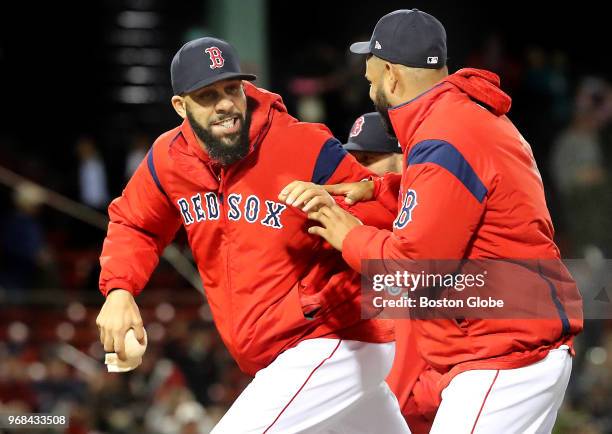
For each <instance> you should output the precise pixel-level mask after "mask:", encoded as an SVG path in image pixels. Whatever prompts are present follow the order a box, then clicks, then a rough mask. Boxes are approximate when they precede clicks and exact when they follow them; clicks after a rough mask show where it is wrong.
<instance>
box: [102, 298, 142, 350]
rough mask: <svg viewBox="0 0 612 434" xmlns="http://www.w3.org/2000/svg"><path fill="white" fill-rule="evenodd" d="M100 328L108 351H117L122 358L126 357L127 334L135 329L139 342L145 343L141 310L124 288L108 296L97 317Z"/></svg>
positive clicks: (105, 348)
mask: <svg viewBox="0 0 612 434" xmlns="http://www.w3.org/2000/svg"><path fill="white" fill-rule="evenodd" d="M96 325H97V326H98V329H99V330H100V342H102V345H104V351H106V352H107V353H113V352H114V353H117V356H118V357H119V359H121V360H126V357H125V342H124V341H125V334H126V333H127V331H128V330H129V329H131V328H132V329H134V334H135V336H136V339H138V342H140V343H141V344H144V342H145V336H144V327H143V323H142V318H141V317H140V310H139V309H138V305H137V304H136V301H135V300H134V296H132V294H131V293H130V292H129V291H126V290H124V289H115V290H113V291H111V292H110V293H109V294H108V296H107V297H106V302H104V305H103V306H102V309H100V314H99V315H98V317H97V318H96Z"/></svg>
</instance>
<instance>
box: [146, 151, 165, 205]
mask: <svg viewBox="0 0 612 434" xmlns="http://www.w3.org/2000/svg"><path fill="white" fill-rule="evenodd" d="M147 166H148V167H149V172H150V173H151V177H152V178H153V181H155V185H157V188H158V189H159V191H160V192H161V193H162V194H163V195H164V196H166V197H168V195H167V194H166V192H165V191H164V188H163V187H162V185H161V182H160V180H159V177H158V176H157V170H155V161H153V147H151V149H150V150H149V153H148V154H147Z"/></svg>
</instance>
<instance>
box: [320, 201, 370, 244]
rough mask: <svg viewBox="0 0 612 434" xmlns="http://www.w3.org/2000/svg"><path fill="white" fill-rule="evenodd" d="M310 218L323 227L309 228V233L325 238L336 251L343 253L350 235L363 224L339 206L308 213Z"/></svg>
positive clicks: (325, 207)
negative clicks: (344, 243) (344, 244)
mask: <svg viewBox="0 0 612 434" xmlns="http://www.w3.org/2000/svg"><path fill="white" fill-rule="evenodd" d="M308 218H309V219H311V220H315V221H317V222H319V223H320V224H321V226H312V227H310V228H308V233H310V234H315V235H319V236H320V237H323V238H324V239H325V240H326V241H327V242H328V243H329V244H331V245H332V246H333V247H334V248H335V249H337V250H340V251H342V243H343V242H344V239H345V238H346V236H347V235H348V233H349V232H350V231H351V229H353V228H354V227H356V226H359V225H361V224H362V223H361V222H360V221H359V220H358V219H357V218H356V217H353V216H352V215H351V214H349V213H348V212H346V211H344V210H343V209H342V208H340V207H339V206H338V205H337V204H334V205H333V206H331V207H329V206H324V207H322V208H321V209H319V210H318V211H313V212H310V213H308Z"/></svg>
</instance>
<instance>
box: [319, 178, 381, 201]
mask: <svg viewBox="0 0 612 434" xmlns="http://www.w3.org/2000/svg"><path fill="white" fill-rule="evenodd" d="M321 187H322V188H324V189H325V191H327V192H328V193H330V194H333V195H334V196H344V201H345V202H346V203H347V204H349V205H353V204H354V203H357V202H363V201H367V200H372V198H373V197H374V181H361V182H349V183H344V184H332V185H322V186H321Z"/></svg>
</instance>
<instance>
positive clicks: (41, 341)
mask: <svg viewBox="0 0 612 434" xmlns="http://www.w3.org/2000/svg"><path fill="white" fill-rule="evenodd" d="M91 3H93V2H78V3H77V2H74V3H71V2H62V5H61V6H58V5H56V4H54V3H53V2H48V4H47V3H45V4H39V5H32V4H30V3H25V2H22V3H21V4H18V3H11V4H10V5H7V4H3V5H2V6H0V11H1V12H0V89H1V93H0V94H1V95H2V97H3V98H2V99H3V105H4V110H3V111H2V118H1V121H0V410H10V411H14V412H17V413H23V412H42V413H48V412H57V413H62V414H69V415H70V416H71V426H70V428H69V429H68V431H67V432H69V433H73V434H81V433H109V434H110V433H113V434H114V433H117V434H120V433H121V434H122V433H130V434H136V433H160V434H166V433H183V434H188V433H189V434H190V433H206V432H208V431H209V430H210V428H211V427H212V426H213V425H214V423H215V422H216V421H217V420H218V419H219V418H220V416H221V415H222V414H223V413H224V411H225V410H226V409H227V408H228V406H229V405H231V403H232V402H233V400H234V399H235V398H236V397H237V396H238V395H239V393H240V391H241V390H242V388H243V387H244V386H245V385H246V384H247V383H248V381H249V378H248V377H246V376H245V375H243V374H242V373H241V372H240V371H239V370H238V368H237V367H236V365H235V364H234V362H233V361H232V360H231V358H230V357H229V355H228V353H227V351H226V350H225V348H224V347H223V344H222V343H221V341H220V339H219V337H218V335H217V333H216V331H215V329H214V325H213V323H212V318H211V315H210V311H209V309H208V307H207V305H206V302H205V300H204V298H203V297H202V296H200V295H199V294H198V293H197V292H196V290H195V289H194V288H193V286H192V284H191V283H190V280H189V276H188V274H189V273H188V272H187V273H183V274H182V275H181V274H180V273H178V272H177V270H176V267H175V266H173V265H171V264H172V263H175V262H172V261H171V262H168V261H165V260H162V262H161V263H160V266H159V268H158V270H157V271H156V272H155V274H154V275H153V277H152V279H151V282H150V284H149V286H148V287H147V288H146V290H145V291H144V292H143V294H142V295H140V296H139V297H138V298H137V302H138V303H139V305H140V307H141V312H142V315H143V319H144V321H145V325H146V327H147V331H148V334H149V339H150V344H149V347H148V350H147V353H146V355H145V357H144V362H143V365H142V366H141V367H139V368H138V369H137V370H136V371H134V372H132V373H128V374H108V373H106V372H105V369H104V365H103V364H102V361H103V359H104V352H103V349H102V347H101V345H100V344H99V342H98V335H97V328H96V326H95V318H96V316H97V313H98V310H99V308H100V306H101V305H102V303H103V297H102V296H101V295H100V294H99V292H98V291H97V275H98V271H99V265H98V255H99V251H100V248H101V243H102V240H103V238H104V231H103V230H101V229H100V228H101V227H104V213H105V209H106V207H107V205H108V204H109V202H110V201H111V200H112V198H113V197H116V196H117V195H119V194H120V193H121V189H122V187H123V185H124V184H125V182H126V180H127V179H129V176H130V175H131V173H132V172H133V171H134V170H135V167H136V166H137V165H138V164H139V163H140V161H141V160H142V158H143V157H144V155H145V154H146V152H147V150H148V148H149V147H150V145H151V143H152V141H153V140H154V139H155V138H156V137H157V136H158V135H159V134H160V133H162V132H163V131H165V130H167V129H169V128H172V127H174V126H176V125H177V124H178V122H179V118H178V117H177V116H176V114H175V113H174V112H173V110H172V108H171V107H170V104H169V99H170V96H171V91H170V85H169V65H170V61H171V58H172V55H173V54H174V52H175V51H176V50H177V49H178V48H179V47H180V46H181V45H182V44H183V43H184V42H186V41H187V40H189V39H193V38H195V37H199V36H203V35H214V36H219V37H223V38H226V39H227V40H229V41H230V42H231V43H233V44H234V45H235V46H236V47H237V49H238V51H239V54H240V56H241V58H242V60H243V64H244V65H243V69H244V70H247V71H248V72H254V73H257V74H258V75H259V80H258V82H257V83H258V84H259V85H260V86H263V87H266V88H268V89H269V90H272V91H274V92H277V93H280V94H281V95H282V96H283V98H284V101H285V103H286V104H287V106H288V108H289V110H290V112H291V113H292V114H294V115H295V116H297V117H298V118H300V119H301V120H305V121H314V122H324V123H325V124H327V125H328V126H329V127H330V129H331V130H332V131H333V132H334V134H335V135H336V136H337V137H338V138H339V139H340V140H341V141H343V142H344V141H346V139H347V136H348V132H349V129H350V126H351V124H352V122H353V121H354V119H355V118H356V117H357V116H359V115H361V114H363V113H365V112H369V111H372V110H373V107H372V104H371V102H370V100H369V99H368V86H367V82H366V81H365V79H364V78H363V73H364V62H363V58H360V57H357V56H350V55H349V53H348V49H347V47H348V45H349V44H350V43H351V42H353V41H356V40H366V39H369V35H370V33H371V30H372V29H373V26H374V24H375V23H376V21H377V19H378V18H379V17H380V16H382V15H384V14H385V13H387V12H390V11H392V10H394V9H399V8H412V7H418V8H420V9H422V10H425V11H427V12H430V13H432V14H434V15H435V16H436V17H438V18H439V19H440V20H441V21H442V22H443V24H444V25H445V26H446V29H447V33H448V45H449V56H450V60H449V67H450V70H451V72H453V71H455V70H457V69H459V68H461V67H477V68H484V69H489V70H492V71H494V72H496V73H498V74H499V75H500V76H501V80H502V88H503V89H504V90H505V91H507V92H508V93H509V94H510V95H511V96H512V97H513V106H512V110H511V112H510V117H511V119H512V120H513V121H514V122H515V123H516V125H517V126H518V127H519V129H520V130H521V132H522V133H523V135H524V137H525V138H526V139H527V140H528V141H529V142H530V143H531V145H532V148H533V150H534V154H535V157H536V160H537V162H538V165H539V168H540V171H541V173H542V176H543V179H544V183H545V187H546V193H547V199H548V204H549V208H550V210H551V214H552V216H553V221H554V223H555V228H556V237H557V242H558V244H559V246H560V248H561V251H562V254H563V257H564V258H572V259H582V260H584V261H585V263H586V264H588V266H589V267H591V269H592V270H601V269H602V268H605V267H608V269H609V268H610V261H607V258H610V257H611V256H610V255H611V254H612V252H611V249H612V230H611V228H612V171H611V170H610V165H611V163H612V87H611V78H612V74H611V71H612V68H611V67H610V56H609V55H608V53H607V51H606V48H607V47H605V46H604V42H605V41H604V39H603V36H604V35H603V34H601V33H600V32H601V31H604V33H605V29H607V26H608V24H607V22H606V18H605V14H604V13H603V12H602V11H598V7H597V6H594V4H592V5H590V6H589V5H588V4H581V5H580V6H574V7H572V8H569V7H568V8H562V7H560V6H554V8H555V9H556V10H555V11H554V13H553V12H551V11H550V10H549V9H550V8H549V6H544V5H541V6H539V9H538V7H536V6H534V5H533V4H530V3H523V4H521V3H520V2H519V3H513V4H512V5H506V6H504V7H505V8H506V10H504V11H500V10H497V8H496V10H495V11H494V10H493V9H492V6H491V5H490V4H485V3H482V4H479V3H471V4H469V5H468V4H462V5H461V6H460V5H459V3H457V4H450V2H447V4H445V2H441V1H428V2H424V1H416V2H405V1H385V2H377V3H376V4H374V5H373V4H371V2H351V3H345V2H337V3H335V2H329V1H327V2H323V1H308V2H299V3H295V2H281V1H277V0H249V1H240V0H226V1H216V2H215V1H212V0H209V1H206V0H199V1H195V0H189V1H182V2H167V1H163V0H105V1H101V2H95V4H91ZM532 3H533V2H532ZM550 7H552V6H550ZM26 34H27V35H26ZM26 38H27V39H26ZM483 146H486V144H483ZM175 247H176V248H175V253H177V254H178V255H179V256H181V255H182V256H181V257H186V258H187V259H189V255H190V253H189V251H188V248H187V246H186V245H185V237H184V235H183V234H179V236H178V239H177V241H176V245H175ZM175 256H176V254H175ZM591 274H592V273H591ZM591 274H589V273H587V275H582V276H577V279H578V280H579V282H580V284H581V288H583V287H588V286H589V285H590V286H593V285H592V284H593V282H592V281H590V279H591V277H590V276H591ZM596 289H597V290H596V291H595V292H593V293H589V294H588V295H586V296H588V297H591V296H592V297H594V298H595V299H596V300H597V301H599V302H602V303H604V304H605V303H608V311H607V312H608V313H609V312H610V310H609V303H610V299H609V296H611V295H612V289H611V288H609V287H608V288H607V289H608V290H609V291H608V292H606V287H605V286H604V287H603V288H596ZM606 300H607V301H606ZM587 318H588V316H587ZM598 318H599V319H588V320H587V321H586V323H585V332H584V333H583V334H582V335H581V336H580V337H579V339H578V342H577V351H578V356H577V358H576V360H575V365H574V371H573V373H572V379H571V382H570V386H569V389H568V393H567V395H566V399H565V402H564V405H563V408H562V411H561V413H560V415H559V419H558V423H557V426H556V428H555V432H556V433H563V434H565V433H584V434H603V433H612V327H611V325H612V321H611V318H612V316H610V315H609V314H608V316H606V315H605V314H604V315H600V316H599V317H598ZM0 432H1V429H0Z"/></svg>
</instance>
